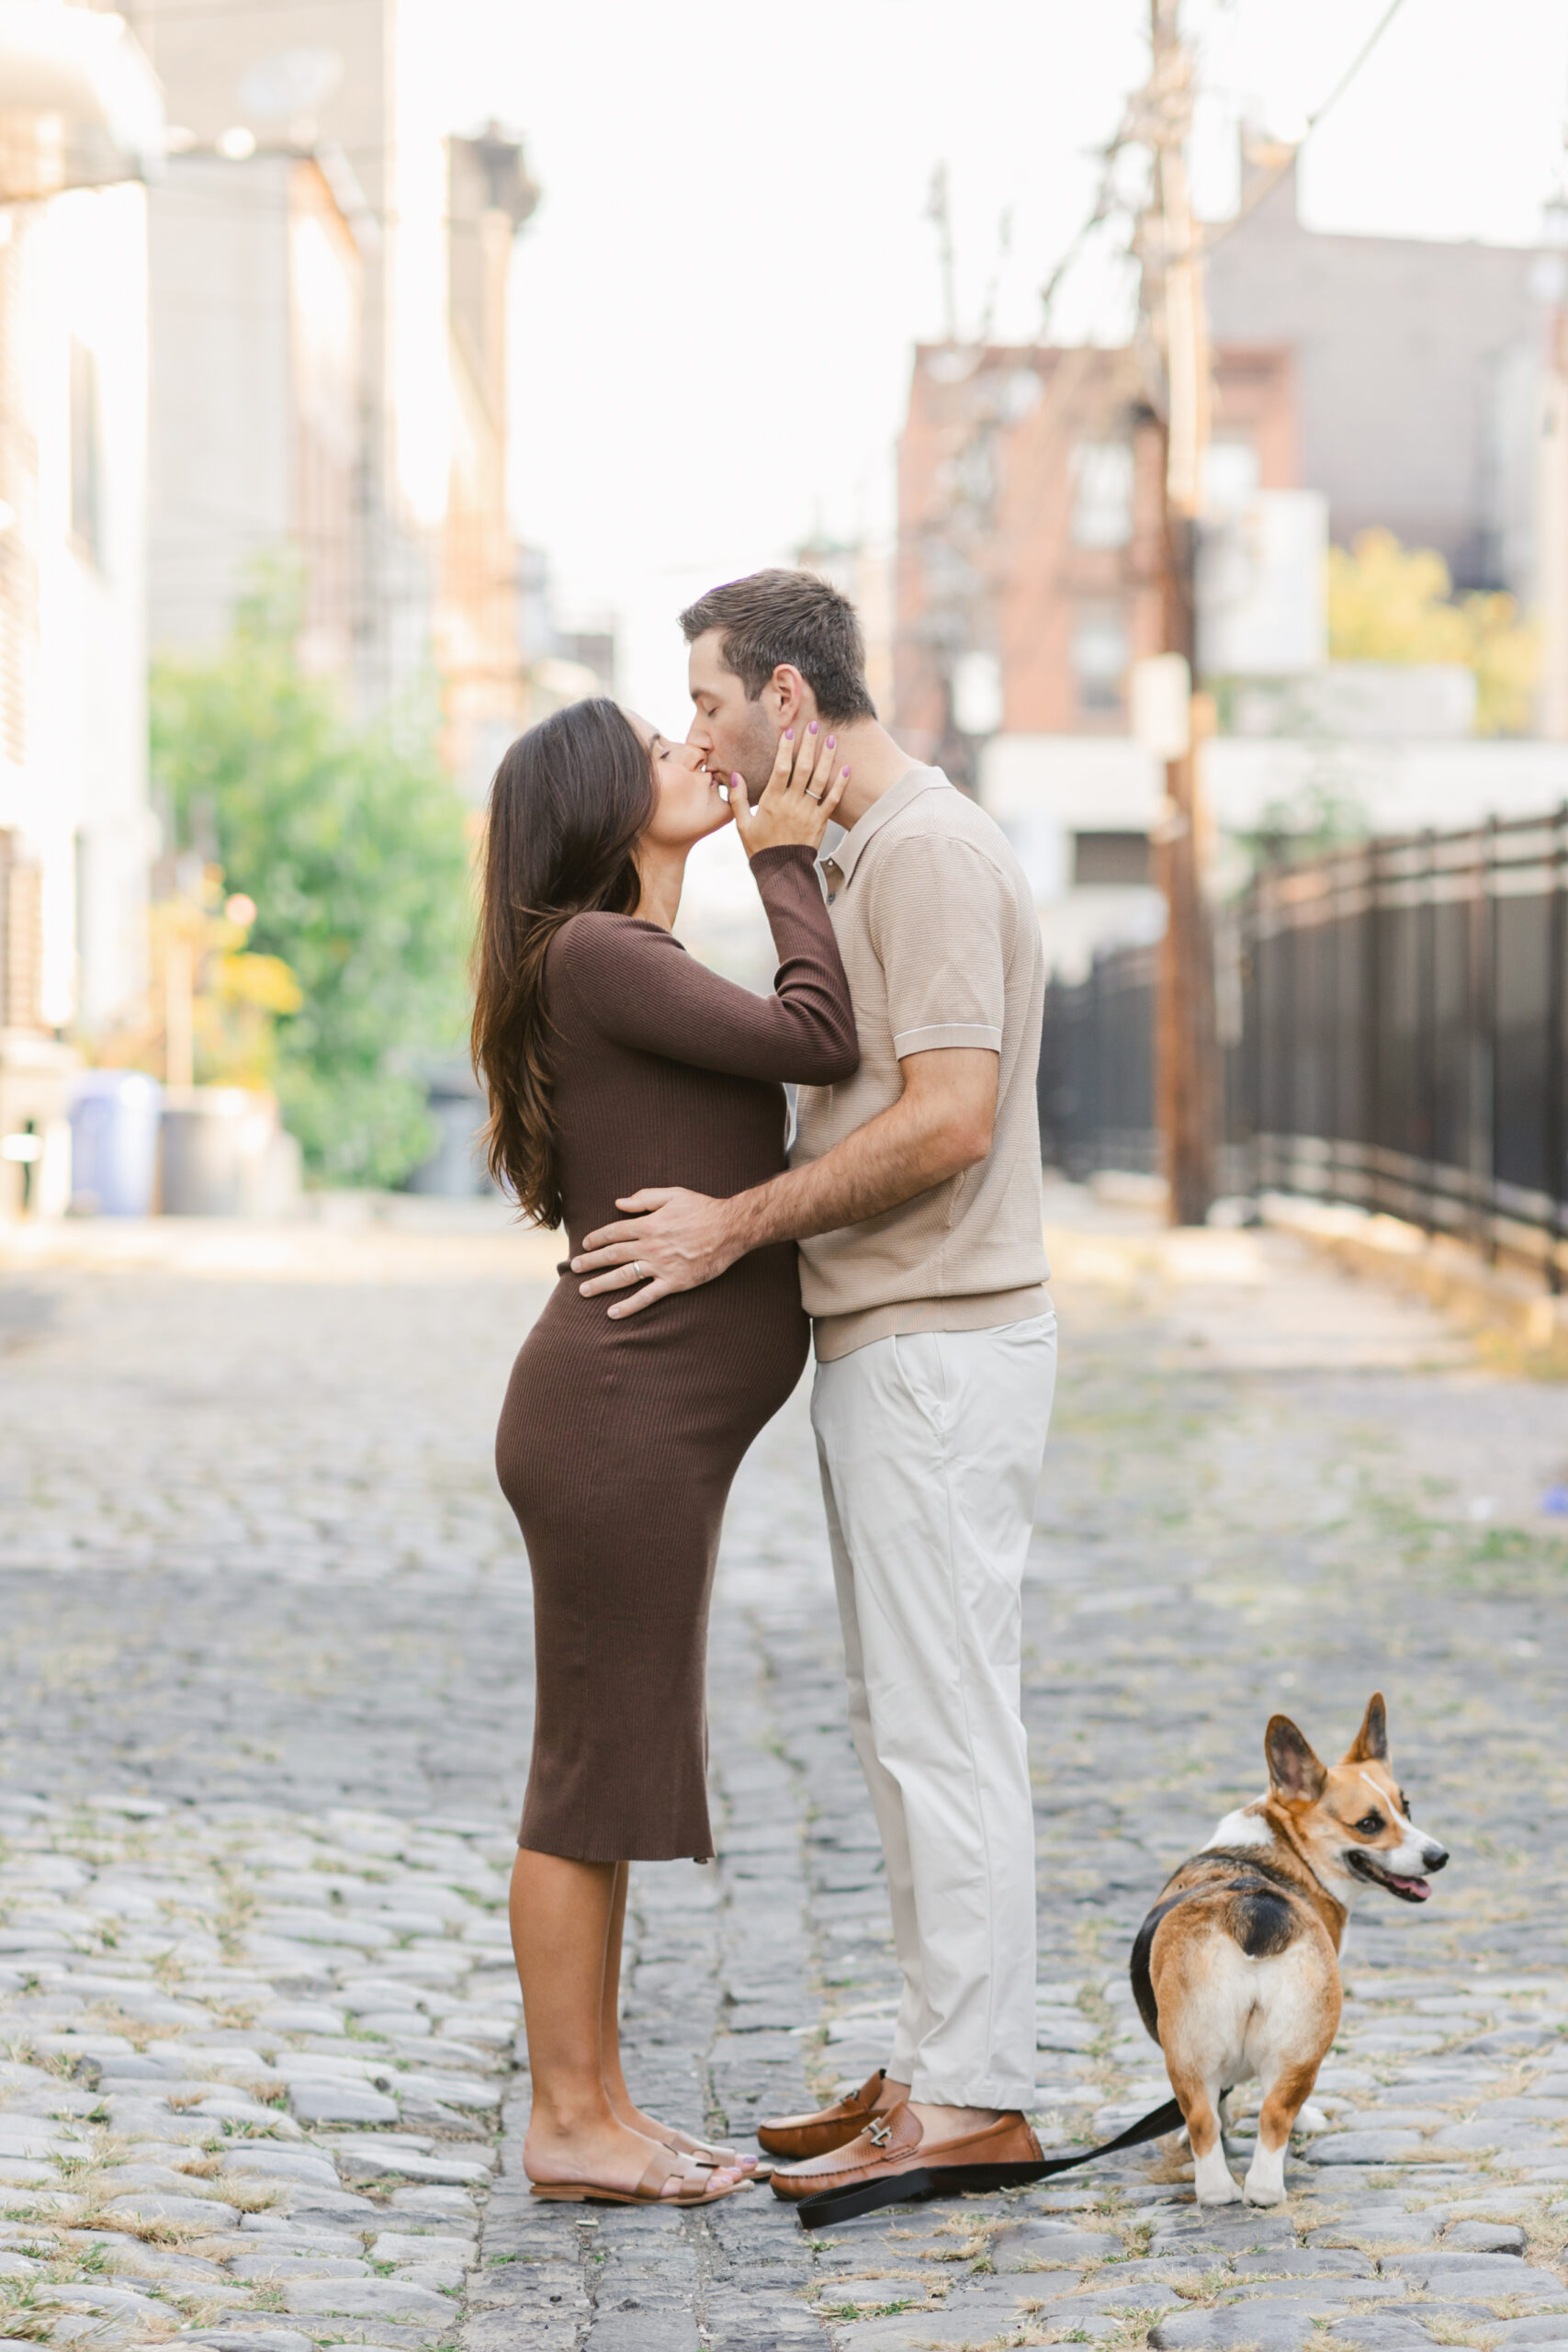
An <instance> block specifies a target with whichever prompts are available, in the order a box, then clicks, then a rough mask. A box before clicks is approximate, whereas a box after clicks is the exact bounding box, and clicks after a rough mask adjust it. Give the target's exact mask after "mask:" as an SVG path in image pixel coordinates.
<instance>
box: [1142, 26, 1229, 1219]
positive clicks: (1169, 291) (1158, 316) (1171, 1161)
mask: <svg viewBox="0 0 1568 2352" xmlns="http://www.w3.org/2000/svg"><path fill="white" fill-rule="evenodd" d="M1179 6H1180V0H1149V40H1150V48H1151V51H1152V59H1151V65H1150V72H1149V80H1148V84H1147V86H1146V88H1145V91H1144V93H1143V102H1144V107H1145V109H1146V119H1145V126H1144V135H1145V138H1146V139H1147V141H1148V142H1149V146H1150V149H1151V151H1152V154H1153V159H1154V168H1153V173H1152V175H1151V188H1150V202H1149V206H1148V209H1147V210H1146V211H1145V215H1144V217H1143V220H1141V222H1140V224H1139V258H1140V262H1141V264H1142V302H1143V311H1144V320H1145V333H1146V334H1147V337H1148V340H1149V343H1150V344H1151V345H1152V346H1153V356H1155V357H1156V359H1157V362H1158V368H1159V373H1160V374H1161V376H1162V377H1163V379H1164V385H1163V389H1164V402H1163V415H1162V417H1161V456H1162V458H1163V467H1162V474H1161V506H1162V513H1161V528H1160V533H1159V542H1158V546H1159V579H1160V606H1161V623H1162V628H1163V632H1164V634H1163V640H1162V641H1163V648H1164V650H1165V651H1166V652H1167V653H1176V654H1179V655H1180V656H1181V657H1182V659H1183V660H1184V661H1185V662H1186V663H1187V666H1188V675H1189V677H1190V678H1191V677H1194V676H1195V675H1196V673H1197V652H1198V644H1197V637H1198V631H1197V618H1198V615H1197V577H1196V575H1197V554H1198V517H1199V514H1200V511H1201V500H1202V476H1203V455H1204V451H1205V449H1206V448H1207V447H1208V439H1209V337H1208V323H1207V318H1206V313H1205V309H1204V300H1203V275H1202V262H1201V257H1200V255H1199V253H1198V251H1197V247H1196V243H1195V240H1194V236H1193V228H1192V213H1191V206H1190V198H1189V193H1188V181H1187V157H1186V141H1187V138H1188V134H1189V132H1190V128H1191V121H1192V62H1191V58H1190V54H1189V52H1188V51H1186V50H1185V49H1184V48H1183V46H1182V42H1181V34H1180V28H1179ZM1206 708H1207V706H1206V704H1204V703H1202V702H1201V701H1199V700H1197V699H1195V700H1194V704H1193V725H1192V727H1191V729H1190V735H1189V741H1188V745H1187V749H1186V750H1185V752H1181V753H1180V754H1179V755H1178V756H1177V757H1175V758H1173V759H1171V760H1169V761H1168V763H1167V766H1166V772H1165V774H1166V807H1165V809H1164V811H1163V813H1162V816H1161V820H1160V822H1159V824H1158V826H1157V827H1156V831H1155V836H1154V839H1155V847H1156V873H1157V875H1158V876H1159V881H1160V886H1161V888H1162V889H1163V890H1164V893H1165V900H1166V908H1167V921H1166V931H1165V938H1164V940H1163V942H1162V943H1161V947H1160V960H1159V986H1158V995H1157V1011H1156V1024H1155V1091H1156V1115H1157V1118H1158V1123H1159V1129H1160V1135H1161V1138H1162V1141H1163V1145H1164V1150H1165V1166H1166V1174H1167V1177H1168V1180H1169V1184H1170V1218H1171V1222H1172V1224H1173V1225H1201V1224H1202V1223H1203V1221H1204V1219H1205V1218H1206V1217H1207V1216H1208V1213H1209V1210H1210V1208H1211V1206H1212V1205H1213V1199H1214V1190H1215V1182H1214V1158H1215V1145H1216V1140H1217V1133H1216V1130H1217V1124H1218V1108H1219V1085H1218V1075H1219V1054H1218V1046H1217V1042H1216V1036H1215V1028H1214V946H1213V933H1212V931H1211V928H1210V922H1209V910H1208V901H1207V899H1206V898H1205V895H1204V890H1203V876H1202V871H1201V856H1202V848H1203V835H1204V827H1203V824H1202V821H1201V805H1200V791H1201V779H1200V775H1199V762H1200V759H1201V743H1200V735H1201V729H1200V726H1199V724H1198V720H1199V716H1200V712H1201V711H1206Z"/></svg>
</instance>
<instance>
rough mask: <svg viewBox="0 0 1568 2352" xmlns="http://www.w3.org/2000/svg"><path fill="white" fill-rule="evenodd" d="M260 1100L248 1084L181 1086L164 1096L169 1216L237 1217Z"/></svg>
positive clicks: (163, 1201) (163, 1195)
mask: <svg viewBox="0 0 1568 2352" xmlns="http://www.w3.org/2000/svg"><path fill="white" fill-rule="evenodd" d="M255 1116H256V1097H255V1096H254V1094H252V1093H251V1092H249V1091H248V1090H247V1089H246V1088H244V1087H243V1086H191V1087H181V1088H179V1089H178V1090H177V1091H171V1092H169V1093H167V1094H165V1095H164V1120H163V1128H162V1133H161V1138H160V1140H161V1146H162V1148H161V1154H160V1160H159V1206H160V1207H161V1208H162V1210H163V1212H164V1216H239V1215H240V1213H241V1209H242V1206H243V1185H244V1168H245V1161H246V1158H247V1156H248V1154H249V1151H250V1149H251V1148H252V1141H251V1132H250V1130H251V1125H252V1123H253V1122H254V1118H255Z"/></svg>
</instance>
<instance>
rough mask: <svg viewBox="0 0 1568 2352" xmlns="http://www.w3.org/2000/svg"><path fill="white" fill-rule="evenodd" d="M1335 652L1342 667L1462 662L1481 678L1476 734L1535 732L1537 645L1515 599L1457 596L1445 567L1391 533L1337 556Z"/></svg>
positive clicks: (1332, 607)
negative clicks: (1532, 701) (1348, 664)
mask: <svg viewBox="0 0 1568 2352" xmlns="http://www.w3.org/2000/svg"><path fill="white" fill-rule="evenodd" d="M1328 650H1329V653H1330V655H1331V657H1332V658H1333V660H1335V661H1336V662H1458V663H1460V664H1461V666H1462V667H1463V668H1465V669H1467V670H1473V671H1474V673H1475V689H1476V699H1475V729H1476V732H1477V734H1479V735H1522V734H1525V733H1526V732H1528V730H1529V723H1530V697H1531V694H1532V692H1533V689H1534V686H1535V673H1536V641H1535V634H1534V632H1533V630H1532V629H1531V628H1529V626H1528V624H1526V623H1525V622H1522V621H1521V620H1520V618H1519V611H1518V606H1517V605H1516V603H1515V602H1514V599H1513V598H1512V596H1506V595H1502V594H1472V595H1468V596H1459V597H1456V596H1454V594H1453V582H1451V580H1450V577H1449V568H1448V566H1447V564H1446V563H1445V562H1444V561H1443V559H1442V557H1441V556H1440V555H1438V554H1436V553H1435V552H1434V550H1433V549H1432V548H1406V547H1402V546H1401V545H1400V543H1399V541H1398V540H1397V539H1396V538H1395V537H1394V536H1393V532H1392V531H1361V532H1359V533H1358V534H1357V537H1356V541H1355V544H1354V546H1353V547H1352V548H1349V549H1346V548H1330V549H1329V551H1328Z"/></svg>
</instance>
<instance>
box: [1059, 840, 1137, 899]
mask: <svg viewBox="0 0 1568 2352" xmlns="http://www.w3.org/2000/svg"><path fill="white" fill-rule="evenodd" d="M1148 881H1149V842H1148V835H1147V834H1146V833H1075V834H1074V835H1073V888H1074V889H1075V890H1140V889H1146V888H1147V887H1148Z"/></svg>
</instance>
